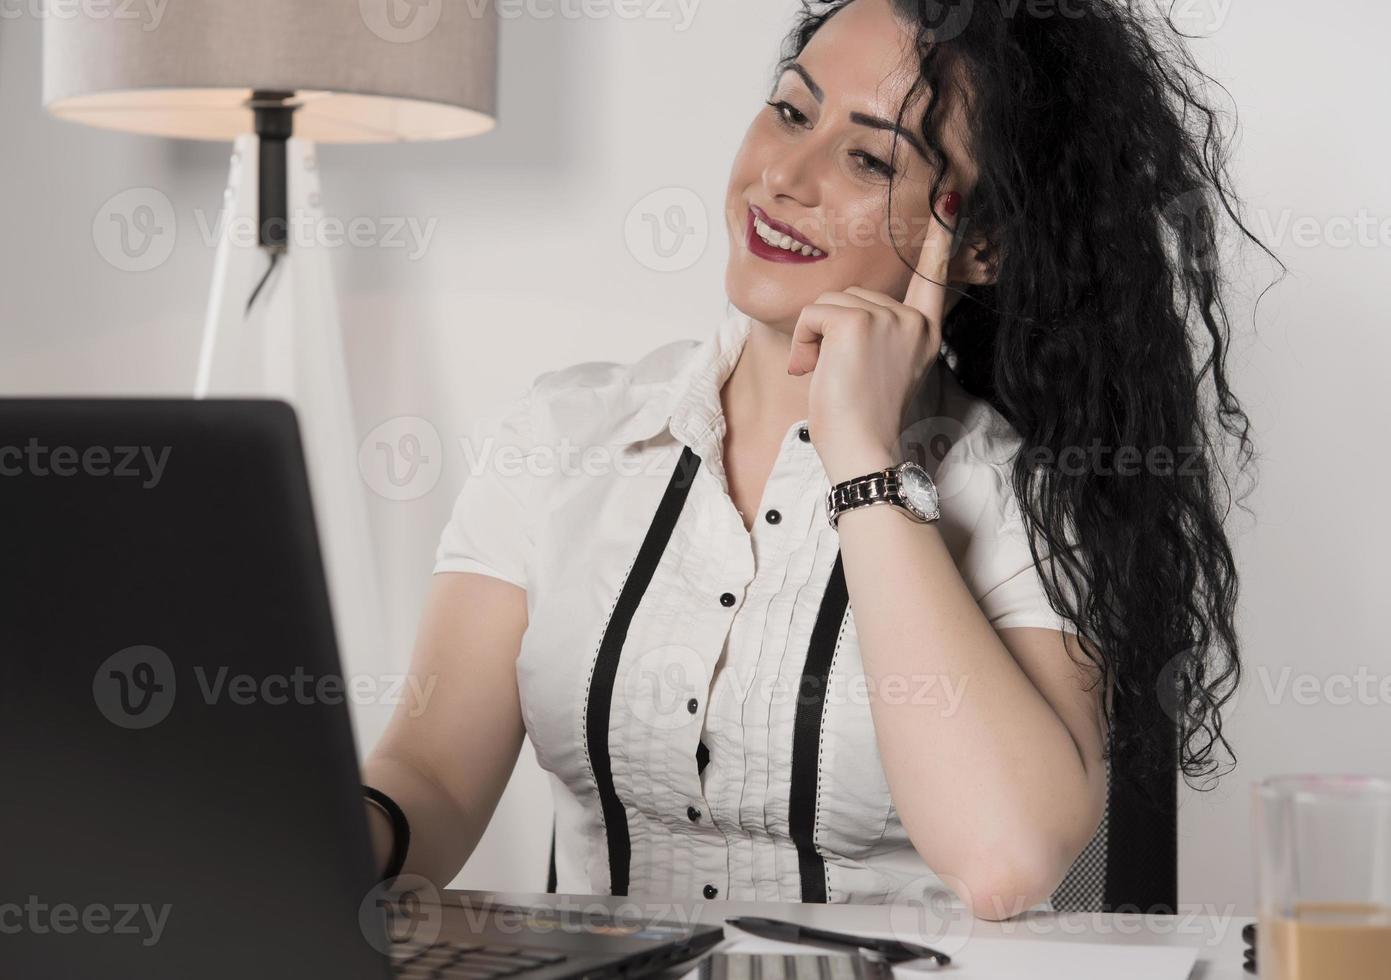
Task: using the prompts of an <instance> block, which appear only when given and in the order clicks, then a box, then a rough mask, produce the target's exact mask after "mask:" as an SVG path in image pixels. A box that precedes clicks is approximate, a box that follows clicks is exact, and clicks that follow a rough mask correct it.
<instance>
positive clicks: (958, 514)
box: [941, 460, 1077, 633]
mask: <svg viewBox="0 0 1391 980" xmlns="http://www.w3.org/2000/svg"><path fill="white" fill-rule="evenodd" d="M1009 470H1010V467H1009V464H995V463H984V462H981V461H979V460H976V461H975V463H974V465H972V466H971V472H970V475H969V477H968V478H967V479H965V480H961V479H960V478H959V477H958V479H957V480H956V483H955V485H954V486H953V487H952V489H953V490H954V492H953V493H952V495H951V497H949V498H948V499H944V500H943V502H942V504H941V507H942V511H943V514H944V516H945V515H946V514H947V513H948V512H949V511H950V510H952V508H953V504H955V505H956V507H955V519H956V520H955V524H956V526H955V535H956V540H957V547H956V548H955V549H954V550H955V551H956V552H959V557H958V567H959V568H960V569H961V571H962V574H963V578H964V580H965V581H966V584H967V586H968V588H969V589H970V591H971V594H972V595H973V596H974V597H975V599H976V602H977V604H978V605H979V606H980V609H981V612H983V613H984V614H985V618H986V619H988V620H989V621H990V625H991V626H993V627H995V628H996V629H1005V628H1008V627H1012V626H1040V627H1044V628H1046V629H1056V630H1062V631H1064V632H1067V633H1076V632H1077V630H1076V628H1075V627H1074V626H1073V625H1072V624H1071V623H1070V622H1069V621H1068V620H1067V619H1066V618H1065V617H1064V616H1062V615H1060V614H1059V613H1057V612H1055V611H1054V609H1053V607H1052V605H1051V604H1050V603H1049V602H1048V595H1047V593H1046V592H1045V591H1044V585H1043V574H1044V573H1043V572H1041V571H1040V569H1039V567H1038V566H1037V565H1036V564H1035V563H1034V559H1033V555H1032V554H1031V553H1030V551H1029V541H1028V530H1027V528H1026V526H1025V524H1024V518H1023V515H1022V514H1021V513H1020V511H1019V504H1018V500H1017V498H1016V497H1015V494H1014V490H1013V487H1012V486H1011V484H1010V472H1009ZM948 483H949V485H951V484H952V480H951V478H949V479H948ZM1039 548H1040V553H1039V559H1040V561H1042V562H1045V563H1048V562H1050V561H1051V559H1050V555H1049V552H1048V550H1047V549H1046V548H1044V547H1043V545H1042V543H1040V544H1039ZM1057 578H1058V583H1057V584H1058V587H1059V589H1060V590H1061V591H1062V595H1063V598H1064V599H1065V600H1067V601H1071V597H1073V596H1075V595H1076V592H1075V591H1074V590H1072V589H1071V587H1070V586H1069V583H1068V581H1067V577H1066V574H1065V573H1064V571H1063V569H1061V568H1058V569H1057ZM1074 608H1077V607H1074Z"/></svg>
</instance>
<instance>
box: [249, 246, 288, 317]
mask: <svg viewBox="0 0 1391 980" xmlns="http://www.w3.org/2000/svg"><path fill="white" fill-rule="evenodd" d="M279 261H280V253H279V252H271V253H270V264H269V265H267V266H266V271H265V274H264V275H262V276H261V281H260V282H258V283H257V284H256V288H255V289H253V290H252V291H251V298H250V299H248V300H247V301H246V312H245V313H243V314H242V317H243V319H245V318H246V317H248V316H250V315H251V307H252V306H254V305H255V303H256V297H257V296H259V295H260V294H261V289H262V287H263V286H265V284H266V281H267V280H268V279H270V274H271V273H272V272H274V271H275V265H276V263H277V262H279Z"/></svg>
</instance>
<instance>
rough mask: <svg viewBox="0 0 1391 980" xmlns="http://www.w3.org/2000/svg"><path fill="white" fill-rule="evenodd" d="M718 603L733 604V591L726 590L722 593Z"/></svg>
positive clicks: (723, 604)
mask: <svg viewBox="0 0 1391 980" xmlns="http://www.w3.org/2000/svg"><path fill="white" fill-rule="evenodd" d="M720 605H722V606H732V605H734V593H733V592H726V593H725V594H724V595H722V596H720Z"/></svg>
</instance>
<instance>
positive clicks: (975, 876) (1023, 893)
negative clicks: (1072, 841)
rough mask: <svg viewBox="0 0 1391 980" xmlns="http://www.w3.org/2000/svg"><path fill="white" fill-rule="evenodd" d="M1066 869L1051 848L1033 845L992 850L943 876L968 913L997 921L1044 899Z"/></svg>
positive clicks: (1020, 911)
mask: <svg viewBox="0 0 1391 980" xmlns="http://www.w3.org/2000/svg"><path fill="white" fill-rule="evenodd" d="M1066 871H1067V869H1066V868H1065V867H1062V866H1060V864H1059V862H1058V861H1056V860H1054V855H1053V852H1052V851H1051V849H1048V848H1044V847H1037V848H1021V849H1018V850H1015V851H1012V852H1008V853H1005V852H996V853H995V854H993V855H991V857H990V858H989V859H988V860H985V861H982V862H981V863H980V864H979V865H977V866H976V867H973V868H966V869H963V871H962V873H961V874H960V875H959V876H957V877H955V878H952V877H947V876H943V877H944V878H945V879H946V882H947V884H948V885H949V886H950V887H951V888H952V890H953V891H955V892H956V894H957V897H958V898H960V899H961V901H962V903H963V904H964V905H965V906H966V907H967V908H969V909H970V910H971V914H972V915H974V916H975V917H976V918H978V919H985V920H987V921H991V922H998V921H1001V920H1004V919H1011V918H1014V917H1015V916H1017V915H1021V914H1022V913H1024V912H1027V911H1028V910H1029V909H1031V908H1033V907H1035V906H1036V905H1039V904H1042V903H1043V902H1046V901H1048V899H1049V896H1051V895H1052V893H1053V890H1054V889H1056V888H1057V887H1058V883H1059V882H1060V881H1061V880H1062V878H1063V875H1064V874H1066Z"/></svg>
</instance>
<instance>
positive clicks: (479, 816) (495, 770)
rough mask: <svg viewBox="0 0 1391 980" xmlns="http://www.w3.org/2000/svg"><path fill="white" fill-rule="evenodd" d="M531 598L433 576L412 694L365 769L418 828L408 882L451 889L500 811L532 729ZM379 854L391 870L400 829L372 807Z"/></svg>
mask: <svg viewBox="0 0 1391 980" xmlns="http://www.w3.org/2000/svg"><path fill="white" fill-rule="evenodd" d="M526 625H527V612H526V592H524V591H523V590H522V589H521V588H519V587H517V586H515V585H513V584H511V583H510V582H504V581H503V580H501V579H498V578H493V577H492V576H488V575H478V574H474V573H471V572H440V573H438V574H436V575H434V576H432V580H431V584H430V591H429V595H428V597H427V599H426V602H425V609H424V612H423V614H422V616H421V622H420V629H419V632H418V634H417V637H416V643H415V651H414V654H413V655H412V661H411V673H412V675H413V677H414V679H415V683H414V684H412V685H411V687H410V690H412V691H421V692H428V693H425V694H423V696H420V697H417V698H410V699H407V700H406V701H404V702H403V703H402V704H400V705H398V706H397V707H396V710H395V713H394V714H393V715H392V717H391V723H390V724H389V725H388V727H387V730H386V732H385V734H384V735H383V736H382V738H381V741H379V742H378V743H377V745H376V747H375V748H374V749H373V751H372V753H371V754H370V755H369V756H368V758H367V761H366V763H365V764H364V765H363V768H362V781H363V782H364V783H366V784H367V785H369V786H374V787H376V788H377V789H379V790H381V791H382V792H384V793H386V794H387V795H388V796H390V797H391V798H392V799H394V800H395V801H396V803H397V804H398V805H399V806H400V807H401V809H402V810H403V811H404V812H405V814H406V819H407V821H408V822H409V824H410V851H409V852H408V853H407V855H406V863H405V866H404V867H403V869H402V873H403V874H418V875H422V876H424V877H425V878H428V879H429V880H430V881H432V882H434V883H435V884H436V885H437V886H439V887H441V888H443V887H445V886H447V885H448V884H449V882H450V881H451V880H453V878H454V876H455V875H456V874H458V872H459V869H460V868H461V867H463V865H464V862H465V861H466V860H468V857H469V855H470V854H471V853H473V849H474V847H475V846H477V844H478V840H479V838H480V837H482V836H483V831H484V829H485V828H486V827H487V825H488V821H489V820H490V819H491V818H492V815H493V810H494V809H496V808H497V803H498V800H499V798H501V796H502V791H503V789H505V788H506V786H507V781H508V779H509V778H510V777H511V774H512V768H513V766H514V765H515V764H516V761H517V754H518V752H519V751H520V749H521V745H522V737H523V735H524V734H525V728H524V726H523V723H522V711H521V704H520V701H519V700H518V696H517V674H516V661H517V653H518V651H519V650H520V648H521V640H522V634H523V633H524V632H525V631H526ZM366 806H367V811H368V821H369V826H370V827H371V830H372V841H373V849H374V851H375V853H376V857H377V865H378V867H379V868H382V869H385V868H386V863H387V859H388V857H389V855H390V851H391V825H390V823H389V822H388V821H387V819H386V817H385V816H384V815H383V814H382V813H381V811H380V810H378V809H377V807H376V806H374V805H372V804H370V803H369V804H366Z"/></svg>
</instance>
